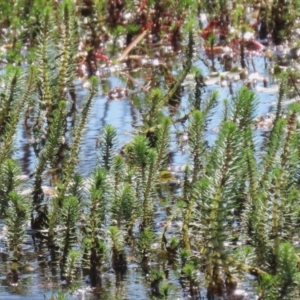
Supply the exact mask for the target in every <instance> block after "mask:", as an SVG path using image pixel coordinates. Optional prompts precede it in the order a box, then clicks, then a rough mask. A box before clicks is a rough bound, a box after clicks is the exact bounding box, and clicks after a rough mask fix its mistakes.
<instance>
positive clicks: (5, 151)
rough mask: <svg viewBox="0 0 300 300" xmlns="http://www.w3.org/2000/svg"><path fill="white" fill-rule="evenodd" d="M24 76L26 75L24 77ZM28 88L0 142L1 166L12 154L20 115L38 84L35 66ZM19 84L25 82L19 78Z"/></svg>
mask: <svg viewBox="0 0 300 300" xmlns="http://www.w3.org/2000/svg"><path fill="white" fill-rule="evenodd" d="M23 76H24V75H23ZM27 82H28V84H27V86H26V88H25V89H24V91H23V95H22V97H21V99H20V100H19V102H18V104H17V107H16V109H14V110H11V113H10V120H9V122H8V123H7V126H6V127H7V128H6V129H5V132H4V134H3V136H2V137H1V140H2V142H0V145H1V152H0V165H1V164H2V163H3V161H4V160H5V159H6V158H8V157H9V156H10V153H11V151H12V145H13V143H12V141H13V136H14V134H15V132H16V128H17V124H18V121H19V118H20V115H21V113H22V110H23V108H24V106H25V104H26V103H27V102H28V100H29V97H30V96H31V94H32V92H33V90H34V88H35V83H36V69H35V67H34V66H31V67H30V68H29V74H28V78H27ZM18 84H20V85H21V84H23V80H22V79H20V78H19V80H18Z"/></svg>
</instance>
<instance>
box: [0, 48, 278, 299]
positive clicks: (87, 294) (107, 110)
mask: <svg viewBox="0 0 300 300" xmlns="http://www.w3.org/2000/svg"><path fill="white" fill-rule="evenodd" d="M201 54H203V53H201ZM253 61H254V64H255V70H254V69H253V67H252V66H251V65H250V63H249V70H250V74H251V73H256V72H257V73H258V74H259V75H260V76H261V77H263V76H264V77H267V78H269V82H272V80H271V78H270V75H269V71H268V70H267V69H265V58H264V57H263V56H262V55H254V56H253ZM194 65H195V66H197V67H198V68H199V69H200V70H202V72H203V75H204V76H207V77H209V75H210V74H209V71H208V69H207V68H206V67H205V65H204V64H203V62H202V61H201V60H196V61H195V63H194ZM217 68H218V69H219V70H222V66H221V65H218V64H217ZM217 81H218V79H217V80H215V79H214V78H213V77H209V78H208V79H207V81H206V83H207V87H206V89H205V90H206V95H208V94H210V93H211V92H213V91H215V90H218V91H219V100H220V101H219V104H218V105H217V106H216V107H215V109H214V111H215V113H214V114H213V116H212V119H211V121H210V124H209V126H208V131H207V133H206V137H207V140H208V142H209V144H212V143H213V142H214V140H215V138H216V136H217V131H218V126H219V123H220V119H221V116H222V112H223V101H222V100H223V99H225V98H230V97H231V94H230V90H229V88H228V87H227V86H225V87H222V86H221V85H220V84H219V83H218V82H217ZM243 84H244V82H243V81H241V80H239V81H237V82H233V87H234V90H238V89H239V88H240V87H241V86H242V85H243ZM118 86H124V82H123V81H121V80H120V78H118V76H117V75H115V76H114V75H111V76H109V77H107V78H103V79H101V82H100V89H99V94H98V96H97V97H95V99H94V101H93V105H92V108H91V111H90V114H89V120H88V123H87V125H86V129H85V134H84V138H83V140H82V145H81V149H80V161H79V165H78V172H79V173H80V174H81V175H82V176H88V175H89V174H90V173H91V172H92V170H93V169H94V168H95V166H96V165H97V153H96V142H97V138H98V136H99V134H100V133H101V129H102V128H103V126H105V125H106V124H111V125H113V126H115V127H116V129H117V132H118V139H119V148H120V149H121V147H122V146H123V145H124V144H125V143H127V142H129V141H130V140H131V139H132V137H133V134H132V130H133V127H132V125H133V124H134V123H136V122H137V120H138V118H139V116H138V112H137V110H136V109H135V108H134V107H133V104H132V102H131V100H130V96H128V97H125V98H123V99H120V100H114V101H110V100H109V99H108V97H107V95H105V91H106V90H107V88H108V89H113V88H114V87H118ZM253 89H254V90H255V91H256V93H257V96H258V98H259V105H258V109H257V116H259V115H262V116H265V115H266V114H267V113H269V112H270V110H271V109H272V105H274V103H276V98H277V94H276V92H277V90H278V86H277V85H276V84H274V83H273V84H272V83H270V84H269V85H268V87H264V85H263V82H262V81H261V80H259V81H258V82H257V84H256V86H255V87H253ZM85 94H86V90H84V89H81V88H80V85H79V97H81V96H82V97H84V96H85ZM79 103H80V99H79ZM187 106H188V89H186V90H185V92H184V93H183V95H182V100H181V107H180V108H179V110H182V111H184V110H185V108H186V107H187ZM176 129H179V130H182V131H184V128H182V127H180V128H176ZM263 132H264V130H257V140H258V144H259V143H260V141H261V140H262V134H263ZM175 136H176V135H175V130H174V128H173V133H172V137H173V140H172V143H171V149H170V150H171V151H172V153H173V155H172V165H173V167H174V168H176V167H180V166H183V165H185V164H187V163H188V162H187V156H186V154H185V152H184V151H182V149H179V148H178V144H177V141H176V140H175ZM15 158H16V159H17V160H18V161H19V163H20V166H21V168H22V172H23V174H24V175H30V174H31V173H32V172H33V171H34V167H35V163H36V159H35V155H34V153H33V151H32V149H31V146H30V143H29V141H28V136H27V133H26V131H25V129H24V126H23V123H22V122H20V124H19V128H18V132H17V136H16V152H15ZM172 192H174V195H176V194H177V195H178V194H179V193H180V189H179V186H175V188H174V189H173V190H172ZM163 220H165V210H163V209H161V207H156V219H155V223H156V224H157V232H156V233H157V234H159V233H160V232H161V226H160V225H159V224H160V223H161V222H162V221H163ZM4 230H5V229H4V227H3V223H2V224H1V225H0V232H1V236H0V247H1V245H2V246H3V245H4V243H3V239H4V234H5V232H4ZM43 247H45V245H43V244H42V245H41V244H39V243H37V244H35V243H34V240H33V238H32V236H31V235H30V231H29V232H28V240H27V242H26V244H25V245H24V247H23V251H24V252H25V255H24V259H23V260H24V261H23V263H24V264H26V263H27V265H26V268H25V270H24V273H23V274H22V278H21V280H20V281H19V283H18V285H11V284H10V282H9V281H8V280H7V278H6V274H7V272H8V264H9V262H8V261H7V260H8V256H7V253H6V249H5V248H0V257H1V264H0V274H1V276H0V282H1V286H0V299H1V300H4V299H7V300H17V299H28V300H29V299H45V297H46V298H48V299H49V298H51V297H52V296H53V295H55V294H57V292H59V291H63V292H65V293H67V294H68V296H69V298H70V299H103V300H104V299H118V298H117V297H118V296H120V297H121V296H122V299H139V300H143V299H145V300H146V299H149V298H150V288H149V284H148V283H147V280H146V279H145V273H144V272H143V270H142V268H141V267H140V265H139V264H137V263H136V262H132V263H129V264H128V269H127V271H126V272H125V274H123V275H120V274H118V275H117V274H115V273H114V272H113V270H107V272H105V273H104V274H103V282H102V288H101V289H99V290H94V291H93V292H92V291H91V290H90V288H89V283H88V276H87V274H82V280H81V281H79V282H78V286H75V287H72V289H73V291H71V292H70V290H69V287H68V286H67V285H66V284H65V283H63V282H61V281H60V274H59V270H58V268H55V267H53V266H51V264H50V263H49V262H48V261H49V259H47V257H46V256H47V252H46V251H45V248H43ZM129 252H130V249H129ZM132 255H134V253H133V254H132ZM156 263H157V264H159V263H161V264H166V262H165V261H164V260H163V259H162V260H161V261H158V262H156ZM164 268H165V269H167V270H168V276H167V280H168V282H169V283H170V285H171V295H173V298H172V297H171V298H172V299H188V298H189V294H188V292H186V293H185V291H184V290H183V289H182V286H181V284H180V282H179V280H178V278H179V276H178V273H177V271H176V270H172V269H170V268H168V267H166V266H165V267H164ZM199 279H200V282H201V280H203V278H201V274H199ZM251 280H252V278H249V277H247V278H246V279H245V282H241V283H240V287H239V289H240V290H241V291H243V293H244V295H245V297H244V298H237V299H254V297H255V295H254V292H253V289H252V287H251ZM204 296H205V289H203V294H202V295H199V297H198V298H197V299H206V298H205V297H204ZM171 298H170V299H171ZM120 299H121V298H120Z"/></svg>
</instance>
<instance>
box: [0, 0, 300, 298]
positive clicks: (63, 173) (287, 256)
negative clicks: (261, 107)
mask: <svg viewBox="0 0 300 300" xmlns="http://www.w3.org/2000/svg"><path fill="white" fill-rule="evenodd" d="M250 2H251V3H249V4H248V6H247V8H251V9H256V12H257V11H258V16H257V21H258V23H259V25H260V26H258V25H257V24H256V25H255V26H252V29H250V30H253V31H257V32H256V34H257V35H259V36H260V37H261V38H264V39H265V38H267V37H268V35H269V38H270V43H272V42H273V43H274V44H275V45H279V44H282V43H283V41H284V39H285V38H284V36H285V35H287V34H288V35H291V34H292V33H293V31H294V27H293V25H294V21H295V20H296V19H297V15H296V13H295V14H291V15H288V14H287V11H289V10H290V9H292V8H293V9H294V11H297V9H298V2H297V1H273V2H272V3H271V4H268V2H267V1H250ZM252 2H253V3H252ZM230 5H231V6H232V7H230V6H229V3H228V2H227V1H204V2H203V3H202V2H201V1H199V2H197V1H188V0H186V1H171V0H164V1H145V0H144V1H133V0H132V1H130V0H128V1H125V0H107V1H97V0H94V1H92V0H91V1H88V0H82V1H71V0H64V1H41V0H26V1H8V2H5V3H4V2H3V1H2V2H1V3H0V27H1V29H2V31H1V33H0V35H1V37H2V40H3V45H2V46H1V49H0V50H1V53H0V59H1V61H0V64H1V67H2V70H1V74H0V174H1V175H0V214H1V219H2V220H3V222H4V224H5V227H3V228H4V229H3V231H5V235H4V241H5V246H6V248H7V256H6V257H4V258H1V259H2V260H3V262H5V263H7V264H8V272H7V274H5V275H6V278H7V280H8V281H9V282H10V283H11V284H14V285H15V284H18V282H20V280H22V272H23V270H24V268H25V267H26V251H25V250H24V249H23V248H24V247H23V246H24V242H25V241H26V240H28V237H29V234H31V237H32V248H33V249H35V251H38V249H41V248H46V250H45V251H44V252H43V253H44V257H43V261H46V262H47V263H49V265H50V266H51V268H52V270H57V271H59V273H60V279H61V280H62V281H63V282H65V283H66V285H67V286H68V287H69V288H70V290H71V289H74V286H76V284H78V282H79V283H80V282H82V278H83V277H84V276H87V278H88V282H89V285H90V286H91V287H92V288H93V289H94V291H95V292H97V289H98V288H100V287H101V286H102V281H103V278H105V276H106V275H107V273H108V272H109V271H110V270H113V271H114V273H115V275H116V278H118V279H117V280H116V281H117V282H120V280H121V279H120V278H122V276H123V275H124V274H126V272H127V268H128V266H129V265H130V264H131V262H132V261H135V262H137V263H138V266H139V268H140V269H141V270H142V271H143V273H144V274H145V282H146V284H147V285H148V287H149V297H151V298H153V299H157V298H159V299H174V297H176V295H175V292H174V291H173V290H172V284H171V283H170V281H169V278H168V272H169V270H170V269H171V270H173V271H174V274H176V275H177V280H178V282H179V283H180V285H181V286H182V294H183V295H189V296H191V297H192V298H193V299H203V296H205V297H207V298H208V299H215V298H216V297H223V299H235V298H234V297H235V296H236V294H235V291H236V289H237V286H238V285H239V284H240V282H243V281H245V277H246V276H248V275H252V277H253V278H254V279H253V280H251V282H253V283H252V284H253V290H254V291H255V292H254V293H255V294H256V295H257V299H261V300H263V299H265V300H269V299H270V300H271V299H278V300H279V299H298V298H299V297H300V295H299V290H300V253H299V249H298V248H299V247H298V245H299V242H300V241H299V233H300V194H299V193H300V190H299V182H300V172H299V167H300V147H299V144H300V123H299V115H300V105H299V103H298V102H297V101H296V102H295V103H293V104H291V105H290V106H288V108H287V109H284V102H285V101H286V100H287V99H289V97H290V96H291V95H292V96H294V95H297V96H299V90H298V81H299V74H298V73H297V72H296V71H295V70H293V69H289V68H287V69H285V70H284V71H283V68H282V61H280V59H279V58H278V60H277V61H276V62H275V63H276V65H275V67H274V80H276V81H277V83H278V86H279V91H278V97H277V105H276V108H275V110H274V112H273V115H274V118H273V119H272V124H271V125H270V126H269V128H268V130H267V131H266V132H265V134H264V138H263V141H262V142H258V141H257V138H256V137H257V135H256V129H257V127H258V125H257V124H258V120H257V119H255V118H256V111H257V106H258V101H259V99H258V97H257V96H256V94H255V92H254V91H252V90H251V84H252V83H251V82H250V84H249V81H248V82H247V81H246V80H245V82H244V83H245V84H244V85H243V86H241V87H240V88H239V89H238V90H233V88H232V85H231V82H229V84H228V87H229V91H230V97H229V98H228V99H221V98H220V97H219V95H218V93H217V92H216V91H215V92H212V93H207V92H206V84H205V78H204V75H203V72H202V70H200V69H199V68H198V67H194V66H193V64H194V62H195V57H196V56H197V55H198V53H197V50H196V49H197V47H200V46H203V47H204V49H205V50H206V54H207V59H206V58H204V57H200V60H201V61H202V62H203V64H204V65H206V66H207V67H208V69H209V70H210V71H216V70H217V68H218V66H219V64H221V65H222V64H223V63H224V65H225V70H226V68H227V67H228V66H227V67H226V64H225V62H224V60H223V59H225V60H226V59H228V57H227V58H226V57H225V56H222V57H221V62H220V63H219V62H217V61H215V58H216V57H215V54H216V50H217V47H221V46H220V45H225V44H230V43H236V44H238V46H232V47H237V50H236V52H235V55H236V54H237V55H238V57H239V58H238V59H237V64H238V65H240V66H241V67H242V69H239V72H240V73H239V76H240V78H241V79H244V78H243V76H244V74H245V69H246V67H247V63H248V61H247V58H246V52H247V51H252V50H253V49H252V48H255V47H256V46H257V43H256V44H255V42H253V41H248V40H247V39H246V38H245V33H246V32H247V31H248V29H249V28H250V27H251V26H250V25H249V24H248V21H247V19H246V14H245V12H244V11H243V10H242V7H243V6H246V4H245V3H244V2H243V1H233V2H232V3H230ZM200 14H209V16H210V17H211V20H210V21H211V22H212V23H210V24H209V25H208V26H207V27H206V28H205V29H204V28H202V27H203V26H202V23H201V22H200V17H199V16H200ZM220 16H221V17H220ZM272 16H273V17H272ZM197 20H199V22H197ZM230 27H232V28H234V29H235V30H234V31H233V30H231V31H230V29H232V28H230ZM212 28H213V29H212ZM199 30H200V33H201V36H202V38H201V36H200V34H199ZM241 34H242V35H241ZM237 40H238V43H237ZM271 40H272V41H271ZM217 42H218V45H219V46H217ZM122 43H123V44H122ZM223 43H224V44H223ZM251 43H252V44H251ZM251 47H252V48H251ZM254 50H255V49H254ZM158 51H162V52H165V53H159V55H161V57H162V59H161V60H159V61H158V60H157V62H155V63H153V60H152V58H153V57H152V58H151V59H149V56H155V55H157V52H158ZM294 52H295V49H294ZM294 52H292V51H291V52H290V56H292V54H293V53H294ZM118 54H120V55H118ZM177 55H178V56H179V57H180V62H179V63H178V61H176V69H173V66H172V61H175V59H176V56H177ZM296 56H297V55H296ZM170 57H171V58H170ZM266 57H267V56H266ZM146 58H147V59H148V60H147V61H146V62H142V60H143V59H144V60H146ZM289 58H291V57H289ZM296 58H297V57H296ZM229 59H232V57H229ZM273 59H274V56H272V57H269V60H268V63H271V62H272V63H273V61H272V60H273ZM222 60H223V61H222ZM232 60H233V59H232ZM266 60H267V59H266ZM123 62H125V63H124V64H123ZM231 63H232V61H231ZM252 63H253V62H252ZM253 65H254V63H253ZM141 66H143V68H142V70H140V68H141ZM228 68H229V69H231V67H228ZM254 68H255V67H254ZM136 69H138V71H132V70H136ZM103 70H104V71H103ZM112 70H113V71H116V70H118V71H119V72H120V73H119V74H118V76H120V77H121V78H123V80H126V81H127V85H128V89H130V90H131V92H132V93H131V94H130V95H128V91H126V93H125V92H124V93H123V94H121V93H122V90H121V89H115V90H114V91H113V92H108V93H107V97H108V99H109V100H108V101H112V100H113V99H116V98H122V97H128V98H129V99H130V101H131V103H132V105H133V106H134V108H135V109H136V111H137V114H138V119H137V120H135V122H134V124H133V129H132V133H133V137H132V139H131V141H130V142H129V143H127V144H126V145H120V142H119V140H118V135H117V130H116V128H115V127H114V126H112V125H106V126H104V127H103V128H102V129H101V133H99V138H98V140H97V160H96V161H95V162H94V166H95V167H94V169H93V171H92V172H91V174H89V175H88V176H86V177H83V176H81V174H78V163H79V161H80V159H81V157H80V155H79V152H80V147H81V143H82V139H83V137H84V135H85V129H86V127H87V120H88V118H89V112H90V110H91V108H92V105H93V101H94V99H95V98H96V97H97V95H98V93H99V90H100V89H101V90H104V88H103V86H102V85H101V81H102V80H103V77H105V76H106V75H107V76H109V75H110V74H106V73H105V72H107V71H109V72H113V71H112ZM124 70H126V71H124ZM102 71H103V73H101V72H102ZM149 74H150V75H149ZM78 78H80V80H81V81H80V82H81V83H82V84H83V85H84V88H86V90H87V92H86V93H85V94H84V95H85V96H84V97H83V96H82V94H81V93H80V91H81V90H82V86H80V88H78V86H77V85H76V80H78ZM188 78H189V81H190V84H189V86H188V87H187V88H185V90H184V91H183V86H185V87H186V86H187V85H188V84H186V82H187V79H188ZM183 92H185V94H184V95H185V96H187V97H188V105H187V107H186V108H185V110H181V109H180V104H181V101H182V96H183ZM216 106H222V111H223V113H222V115H221V116H220V122H219V125H218V132H217V133H216V139H215V140H214V141H213V142H212V143H209V141H208V140H207V130H208V126H209V123H210V120H211V118H213V116H214V113H215V108H216ZM20 126H22V128H25V131H26V135H27V139H28V141H30V147H31V148H32V151H33V153H34V156H35V158H34V159H35V162H34V167H33V169H32V172H31V173H30V174H22V172H21V168H20V166H19V165H18V161H17V159H16V158H15V151H16V149H15V142H14V141H15V136H16V134H17V132H18V128H19V127H20ZM171 145H176V147H177V151H182V152H184V151H185V155H186V158H187V161H186V164H185V165H184V167H182V168H181V169H180V170H179V171H178V172H177V171H176V172H172V170H171V171H170V168H171V163H170V161H171V157H170V156H171V155H170V147H171ZM23 175H27V177H26V176H25V177H26V179H25V180H23V177H24V176H23ZM49 190H50V192H51V194H49ZM158 212H159V213H160V215H161V216H163V218H164V219H163V221H160V222H159V225H160V228H159V229H157V224H156V223H157V222H156V216H157V213H158ZM162 212H163V213H162ZM174 224H179V225H178V226H177V227H175V226H174ZM29 229H30V230H29ZM64 297H65V296H64V295H63V293H60V294H58V295H57V296H55V299H64ZM123 298H124V299H125V298H126V295H125V293H124V295H123V294H122V295H120V294H118V295H110V298H109V299H123Z"/></svg>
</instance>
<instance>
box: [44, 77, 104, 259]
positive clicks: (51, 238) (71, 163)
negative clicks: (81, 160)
mask: <svg viewBox="0 0 300 300" xmlns="http://www.w3.org/2000/svg"><path fill="white" fill-rule="evenodd" d="M90 84H91V86H90V94H89V96H88V98H87V100H86V102H85V104H84V107H83V110H82V115H81V119H80V122H79V124H78V127H77V129H76V132H75V136H74V142H73V145H72V149H71V154H70V158H69V160H68V162H67V164H66V168H65V170H64V171H65V172H64V181H63V183H62V185H61V186H60V188H59V190H58V195H57V196H56V197H54V199H53V209H52V212H51V214H50V216H49V233H48V245H49V246H50V249H52V250H51V251H52V255H51V256H52V259H53V260H55V258H56V254H55V225H56V221H57V214H58V211H59V209H60V207H61V206H62V203H63V200H64V198H65V194H66V191H67V188H68V186H69V183H70V181H71V179H72V176H73V173H74V169H75V166H76V165H77V159H78V152H79V147H80V140H81V137H82V133H83V130H84V127H85V126H86V121H87V117H88V113H89V110H90V107H91V104H92V100H93V99H94V97H95V95H96V93H97V90H98V80H97V78H95V77H92V78H91V79H90Z"/></svg>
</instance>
